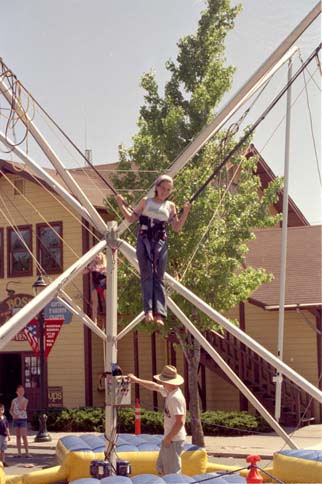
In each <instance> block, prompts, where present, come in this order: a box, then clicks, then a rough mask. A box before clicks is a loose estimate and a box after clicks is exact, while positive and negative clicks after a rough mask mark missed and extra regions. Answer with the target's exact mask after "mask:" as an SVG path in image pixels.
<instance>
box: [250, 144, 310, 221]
mask: <svg viewBox="0 0 322 484" xmlns="http://www.w3.org/2000/svg"><path fill="white" fill-rule="evenodd" d="M245 156H246V157H248V158H249V157H252V156H256V157H257V158H258V163H257V170H256V173H257V175H258V176H259V177H260V180H261V185H262V188H263V189H264V190H265V188H267V186H268V184H269V183H270V182H271V181H273V180H274V179H275V178H276V175H275V174H274V173H273V171H272V170H271V169H270V167H269V166H268V164H267V163H266V161H265V160H264V158H263V157H262V155H261V154H260V152H259V151H258V150H257V149H256V147H255V146H254V145H253V144H250V145H249V147H248V149H247V152H246V154H245ZM274 207H275V209H276V211H277V213H282V212H283V190H282V191H281V193H280V194H279V197H278V200H277V202H276V203H274ZM287 217H288V220H287V225H288V227H293V226H298V225H310V224H309V222H308V220H307V219H306V218H305V216H304V215H303V213H302V212H301V210H300V209H299V207H298V206H297V205H296V203H295V202H294V200H293V199H292V197H290V196H288V216H287Z"/></svg>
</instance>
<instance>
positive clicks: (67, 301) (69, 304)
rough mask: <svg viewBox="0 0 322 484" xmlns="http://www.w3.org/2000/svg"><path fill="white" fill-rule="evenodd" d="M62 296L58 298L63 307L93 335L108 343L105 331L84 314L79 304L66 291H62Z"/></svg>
mask: <svg viewBox="0 0 322 484" xmlns="http://www.w3.org/2000/svg"><path fill="white" fill-rule="evenodd" d="M60 294H61V295H58V296H57V299H58V300H59V301H60V302H61V303H63V305H64V306H65V307H66V308H67V309H68V310H69V311H70V312H72V313H73V314H74V316H76V317H77V318H78V319H80V320H81V321H82V322H83V323H84V324H85V326H87V327H88V328H89V329H90V330H91V331H93V333H95V334H96V335H97V336H98V337H99V338H101V339H102V340H103V341H104V342H106V334H105V333H104V331H102V330H101V328H99V327H98V326H97V324H95V323H94V321H92V320H91V318H90V317H89V316H88V315H87V314H86V313H84V311H83V310H82V309H81V308H80V307H79V306H77V304H75V303H74V301H73V300H72V298H71V297H70V296H69V295H68V294H67V293H66V292H65V291H60Z"/></svg>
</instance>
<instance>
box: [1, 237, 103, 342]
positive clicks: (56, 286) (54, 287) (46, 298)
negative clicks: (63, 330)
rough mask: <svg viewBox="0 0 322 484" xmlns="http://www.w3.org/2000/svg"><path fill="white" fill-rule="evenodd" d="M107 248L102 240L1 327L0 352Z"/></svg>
mask: <svg viewBox="0 0 322 484" xmlns="http://www.w3.org/2000/svg"><path fill="white" fill-rule="evenodd" d="M105 247H106V241H105V240H101V241H100V242H98V244H96V245H95V246H94V247H92V248H91V249H90V250H89V251H88V252H87V253H86V254H84V255H83V256H82V257H80V259H78V260H77V261H76V262H74V264H73V265H71V266H70V267H69V268H68V269H67V270H66V271H65V272H63V274H61V275H60V276H58V277H57V279H55V280H54V281H53V282H52V283H51V284H50V285H49V286H47V287H46V288H44V289H43V290H42V292H41V293H40V294H38V295H37V296H36V297H34V298H33V299H32V300H31V301H30V302H29V303H27V304H26V305H25V306H24V307H23V308H21V309H20V311H19V312H17V313H16V314H14V315H13V316H12V317H11V318H10V319H9V320H8V321H6V322H5V323H4V324H3V325H2V326H1V327H0V350H1V349H2V348H4V347H5V346H6V345H7V344H8V343H9V342H10V341H11V339H12V338H13V337H14V336H15V335H16V334H17V333H18V332H19V331H20V330H21V329H22V328H23V327H24V326H26V324H28V323H29V321H31V320H32V318H34V317H35V316H36V315H37V314H38V313H39V311H41V310H42V309H43V308H44V307H45V306H46V304H48V303H49V302H50V301H51V300H52V299H53V298H54V297H55V296H56V294H57V293H58V292H59V291H60V289H61V288H62V287H64V285H65V284H68V283H69V282H70V280H72V279H74V277H76V276H77V275H78V274H79V273H81V272H82V271H83V269H84V268H85V267H86V266H87V264H88V262H89V261H91V260H92V259H93V258H94V257H95V256H96V255H97V254H98V253H99V252H100V251H102V250H104V248H105Z"/></svg>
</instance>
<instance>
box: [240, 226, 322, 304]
mask: <svg viewBox="0 0 322 484" xmlns="http://www.w3.org/2000/svg"><path fill="white" fill-rule="evenodd" d="M255 235H256V240H253V241H251V242H249V244H248V245H249V252H248V254H247V258H246V263H247V265H250V266H253V267H264V268H265V269H266V270H267V271H268V272H271V273H272V274H273V275H274V280H273V281H272V282H271V283H267V284H263V285H262V286H261V287H260V288H259V289H257V291H255V292H254V293H253V294H252V297H251V298H250V302H253V303H255V304H259V305H260V306H263V307H265V309H272V310H273V309H278V306H279V294H280V287H279V284H280V268H281V242H282V230H281V229H280V228H272V229H261V230H255ZM285 286H286V289H285V306H286V307H287V306H289V307H290V309H291V308H292V307H293V308H294V309H295V306H296V305H298V304H299V305H301V306H302V307H303V308H304V307H307V308H311V307H312V308H313V307H321V306H322V226H321V225H313V226H302V227H289V228H288V230H287V266H286V284H285Z"/></svg>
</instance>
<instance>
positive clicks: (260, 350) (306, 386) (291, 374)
mask: <svg viewBox="0 0 322 484" xmlns="http://www.w3.org/2000/svg"><path fill="white" fill-rule="evenodd" d="M120 242H121V243H120V246H119V248H120V250H121V252H122V253H123V255H124V256H125V257H126V258H127V260H128V261H129V262H130V263H131V264H132V265H134V267H137V260H136V257H135V250H134V249H133V247H131V246H130V244H128V243H127V242H126V241H124V240H122V241H120ZM165 280H166V282H167V283H168V284H169V286H170V287H172V288H173V289H175V290H176V291H177V292H178V293H179V294H181V295H182V296H183V297H185V298H186V299H187V300H188V301H190V302H191V303H192V304H194V305H195V306H196V307H197V308H199V309H200V310H201V311H202V312H203V313H205V314H206V315H207V316H208V317H209V318H210V319H212V320H214V321H216V322H217V323H219V324H220V325H221V326H223V327H224V328H225V329H226V330H227V331H229V333H231V334H232V335H234V336H235V337H236V338H238V339H239V340H240V341H241V342H242V343H244V344H245V345H246V346H248V347H249V348H251V349H252V350H253V351H255V353H257V354H258V355H259V356H261V357H262V358H263V359H264V360H265V361H268V363H270V364H271V365H272V366H274V368H277V369H278V370H279V371H280V372H281V373H283V375H285V376H287V377H288V378H289V379H290V380H292V381H293V382H294V383H296V384H297V385H298V386H299V387H300V388H302V389H303V390H304V391H306V392H307V393H308V394H309V395H311V396H312V397H313V398H315V399H316V400H317V401H318V402H320V403H322V392H321V391H320V390H319V389H318V388H317V387H315V386H314V385H312V383H310V382H309V381H307V380H306V379H305V378H303V377H302V376H301V375H299V374H298V373H296V371H295V370H293V369H292V368H290V367H289V366H288V365H286V364H285V363H284V362H283V361H281V360H280V359H279V358H277V357H276V356H275V355H273V353H271V352H270V351H268V350H267V349H266V348H264V346H262V345H261V344H259V343H258V342H257V341H255V340H254V339H253V338H251V337H250V336H249V335H248V334H247V333H244V331H241V330H240V329H239V328H238V327H237V326H235V325H234V324H232V323H231V322H230V321H229V320H228V319H227V318H225V317H224V316H223V315H222V314H220V313H218V311H216V310H215V309H213V308H212V307H211V306H209V305H208V304H207V303H205V302H204V301H203V300H202V299H200V298H199V297H198V296H196V295H195V294H194V293H193V292H191V291H190V290H189V289H187V288H186V287H185V286H183V285H182V284H181V283H180V282H178V281H177V280H176V279H174V278H173V277H171V276H170V275H169V274H168V273H166V274H165Z"/></svg>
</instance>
